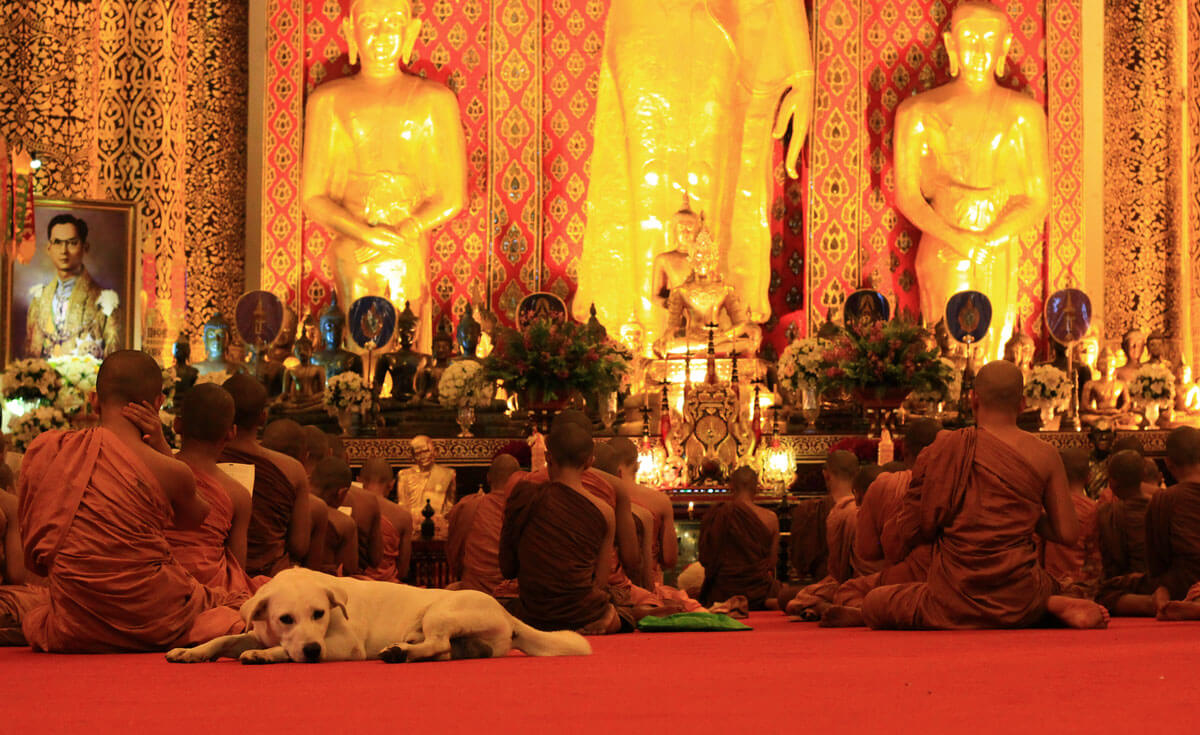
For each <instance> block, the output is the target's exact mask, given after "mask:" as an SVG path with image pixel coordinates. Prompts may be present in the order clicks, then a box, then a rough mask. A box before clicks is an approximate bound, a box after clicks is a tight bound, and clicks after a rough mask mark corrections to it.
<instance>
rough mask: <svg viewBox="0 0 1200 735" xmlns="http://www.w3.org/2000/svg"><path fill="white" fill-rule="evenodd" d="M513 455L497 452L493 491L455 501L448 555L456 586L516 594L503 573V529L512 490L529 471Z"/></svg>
mask: <svg viewBox="0 0 1200 735" xmlns="http://www.w3.org/2000/svg"><path fill="white" fill-rule="evenodd" d="M520 469H521V467H520V465H519V464H517V460H516V458H515V457H513V456H512V455H511V454H503V453H502V454H497V455H496V456H495V457H494V458H493V459H492V464H491V466H490V467H489V468H488V473H487V483H488V487H489V488H490V491H489V492H488V493H486V494H484V495H480V494H475V495H469V496H467V497H465V498H463V499H462V500H460V501H459V502H457V503H455V504H454V508H452V509H451V510H450V516H449V518H448V521H449V523H450V532H449V536H448V537H447V540H446V556H447V560H448V561H449V564H450V576H451V577H454V578H457V579H458V581H457V582H456V583H455V584H454V587H455V589H464V590H479V591H480V592H486V593H488V594H489V595H494V596H497V597H514V596H515V595H516V586H515V585H514V584H512V583H506V582H505V580H504V575H503V574H501V573H500V530H501V528H502V527H503V525H504V508H505V506H506V505H507V503H508V496H509V493H511V492H512V489H513V487H514V486H515V485H516V484H517V483H518V482H520V481H523V480H527V479H529V473H526V472H520Z"/></svg>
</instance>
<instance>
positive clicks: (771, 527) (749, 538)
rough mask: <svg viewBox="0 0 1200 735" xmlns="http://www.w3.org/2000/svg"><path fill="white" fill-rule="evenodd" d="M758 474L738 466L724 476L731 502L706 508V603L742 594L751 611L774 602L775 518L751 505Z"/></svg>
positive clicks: (703, 549)
mask: <svg viewBox="0 0 1200 735" xmlns="http://www.w3.org/2000/svg"><path fill="white" fill-rule="evenodd" d="M757 491H758V474H757V473H756V472H755V471H754V470H752V469H750V468H749V467H739V468H738V469H736V470H734V471H733V473H732V474H731V475H730V476H729V493H730V495H731V498H730V499H729V500H727V501H725V502H723V503H718V504H717V505H715V506H713V507H712V508H709V509H708V511H707V512H705V514H704V520H703V521H701V523H700V544H699V546H700V555H699V556H700V564H701V565H702V566H703V567H704V585H703V586H702V587H701V589H700V602H701V603H703V604H705V605H712V604H713V603H718V602H722V601H725V600H729V599H730V598H732V597H734V596H738V595H740V596H744V597H745V598H746V600H747V601H748V602H749V607H750V609H751V610H764V609H768V608H769V607H770V606H773V605H775V604H776V598H777V596H778V594H779V583H778V582H777V581H776V580H775V563H776V560H778V558H779V519H778V518H776V516H775V514H774V513H772V512H770V511H769V510H767V509H766V508H760V507H758V506H757V505H755V504H754V495H755V493H756V492H757Z"/></svg>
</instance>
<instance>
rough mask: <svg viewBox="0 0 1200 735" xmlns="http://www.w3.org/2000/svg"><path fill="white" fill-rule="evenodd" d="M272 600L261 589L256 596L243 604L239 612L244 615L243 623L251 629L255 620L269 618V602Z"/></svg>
mask: <svg viewBox="0 0 1200 735" xmlns="http://www.w3.org/2000/svg"><path fill="white" fill-rule="evenodd" d="M269 599H270V598H269V597H267V595H264V594H263V592H262V590H261V589H260V590H259V591H258V592H255V593H254V596H253V597H251V598H250V599H249V600H246V601H245V602H243V603H242V607H241V609H240V610H239V612H240V613H241V615H242V621H243V622H244V623H246V627H247V628H249V627H250V624H251V623H252V622H254V621H255V620H262V619H263V618H265V617H267V600H269Z"/></svg>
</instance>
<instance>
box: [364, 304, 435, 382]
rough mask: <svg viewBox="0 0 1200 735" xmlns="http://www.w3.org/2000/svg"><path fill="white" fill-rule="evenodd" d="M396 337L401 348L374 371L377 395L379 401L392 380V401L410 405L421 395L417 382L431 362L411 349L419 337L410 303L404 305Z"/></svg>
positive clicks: (385, 356)
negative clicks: (387, 383)
mask: <svg viewBox="0 0 1200 735" xmlns="http://www.w3.org/2000/svg"><path fill="white" fill-rule="evenodd" d="M396 334H397V336H398V338H399V341H400V347H399V349H397V350H396V351H395V352H389V353H388V354H386V355H383V356H381V357H380V358H379V363H378V364H377V365H376V367H375V381H374V386H373V387H374V392H375V396H376V398H378V397H379V395H380V391H381V390H382V389H383V381H384V380H385V377H386V376H391V378H392V398H393V399H395V400H397V401H411V400H412V399H413V397H415V396H416V395H417V394H418V392H419V391H418V386H417V381H418V379H419V378H420V376H421V374H422V372H423V371H424V370H425V366H426V365H427V364H428V362H429V356H428V355H424V354H421V353H420V352H415V351H414V350H413V348H412V347H413V342H414V341H415V340H416V336H417V315H416V314H414V313H413V311H412V307H411V306H410V305H409V303H408V302H407V301H406V302H404V311H402V312H400V315H399V316H398V317H396Z"/></svg>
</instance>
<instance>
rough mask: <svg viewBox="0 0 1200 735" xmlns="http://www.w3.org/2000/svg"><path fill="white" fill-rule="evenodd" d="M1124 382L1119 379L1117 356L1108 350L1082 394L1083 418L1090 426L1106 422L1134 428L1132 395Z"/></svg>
mask: <svg viewBox="0 0 1200 735" xmlns="http://www.w3.org/2000/svg"><path fill="white" fill-rule="evenodd" d="M1127 390H1128V388H1127V386H1126V384H1125V381H1124V380H1121V379H1120V378H1119V377H1117V356H1116V355H1115V354H1113V352H1112V350H1110V349H1108V348H1107V347H1105V348H1104V349H1102V350H1100V354H1099V356H1098V357H1097V358H1096V375H1095V377H1093V378H1092V379H1091V380H1089V381H1088V382H1087V383H1084V385H1083V390H1082V391H1080V394H1079V413H1080V418H1081V419H1083V421H1084V422H1085V423H1087V424H1090V425H1093V426H1094V425H1096V423H1097V422H1099V421H1101V420H1103V421H1106V422H1108V423H1114V422H1115V423H1117V424H1118V425H1120V426H1122V427H1130V426H1132V427H1135V428H1136V426H1137V421H1136V419H1134V417H1133V414H1132V413H1130V411H1129V394H1128V392H1127Z"/></svg>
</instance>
